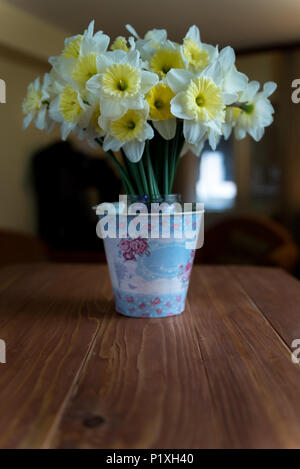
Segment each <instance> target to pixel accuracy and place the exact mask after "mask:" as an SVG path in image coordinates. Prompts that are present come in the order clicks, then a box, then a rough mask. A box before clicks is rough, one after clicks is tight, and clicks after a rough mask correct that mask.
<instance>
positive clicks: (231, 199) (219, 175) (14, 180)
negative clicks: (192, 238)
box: [0, 0, 300, 277]
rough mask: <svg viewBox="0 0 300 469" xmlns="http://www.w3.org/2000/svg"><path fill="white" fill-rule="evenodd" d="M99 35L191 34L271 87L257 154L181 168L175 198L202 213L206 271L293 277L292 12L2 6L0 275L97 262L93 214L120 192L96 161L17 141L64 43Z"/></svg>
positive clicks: (71, 148)
mask: <svg viewBox="0 0 300 469" xmlns="http://www.w3.org/2000/svg"><path fill="white" fill-rule="evenodd" d="M92 18H95V20H96V29H102V30H104V31H105V32H106V33H107V34H109V35H110V36H111V37H112V38H114V37H115V36H118V35H120V34H124V35H126V31H125V28H124V25H125V24H126V23H130V24H132V25H133V26H134V27H135V28H136V30H137V31H138V32H139V33H140V35H141V36H143V35H144V33H145V32H146V31H147V30H149V29H152V28H166V29H167V30H168V33H169V37H170V39H173V40H177V41H181V40H182V38H183V37H184V35H185V33H186V31H187V29H188V27H189V26H190V25H192V24H196V25H197V26H199V28H200V32H201V38H202V40H203V41H204V42H209V43H213V44H219V46H220V47H224V46H226V45H228V44H229V45H231V46H232V47H234V48H235V50H236V53H237V67H238V69H239V70H240V71H242V72H244V73H246V74H247V75H248V76H249V78H250V79H252V80H253V79H255V80H258V81H260V82H262V83H263V82H265V81H269V80H273V81H275V82H277V83H278V89H277V91H276V93H275V94H274V95H272V97H271V100H272V103H273V105H274V107H275V122H274V124H273V125H272V126H271V127H269V128H267V129H266V133H265V136H264V138H263V139H262V140H261V141H260V142H259V143H256V142H254V141H253V140H252V139H251V138H246V139H244V140H242V141H234V140H233V139H230V140H229V141H227V142H224V141H223V142H221V144H220V145H219V147H218V148H217V151H215V152H212V151H211V150H210V149H209V148H205V150H204V152H203V154H202V157H201V158H196V157H194V156H193V155H192V154H188V155H187V156H186V157H185V158H184V159H182V160H181V162H180V168H179V170H178V171H177V178H176V181H175V187H174V192H178V193H181V194H182V198H183V200H184V201H201V202H204V203H205V207H206V218H205V224H206V233H205V244H204V248H203V249H201V251H199V252H198V254H197V260H198V261H199V262H203V263H214V264H217V263H222V264H227V263H228V264H229V263H230V264H254V265H277V266H280V267H283V268H284V269H287V270H289V271H290V272H291V273H293V274H295V275H296V276H298V277H299V276H300V268H299V246H300V140H299V133H300V103H299V105H297V104H294V103H292V101H291V94H292V91H293V89H292V87H291V85H292V81H293V80H294V79H297V78H299V79H300V1H299V0H285V1H282V0H243V1H242V0H185V2H182V1H179V0H164V1H163V2H162V1H161V0H151V2H150V1H149V2H144V1H142V0H133V1H131V0H128V1H126V2H124V1H121V0H115V1H114V2H111V1H110V0H84V1H82V0H80V1H79V0H43V1H41V0H9V1H4V0H0V78H1V79H3V80H4V81H5V83H6V101H7V102H6V103H5V104H0V138H1V158H0V265H4V264H7V263H12V262H22V261H42V260H51V261H55V262H73V261H74V262H78V261H79V262H99V261H104V255H103V247H102V244H101V241H100V240H99V239H98V238H97V237H96V234H95V223H96V219H95V215H94V213H93V211H92V210H91V206H92V205H94V204H96V203H100V202H103V201H111V200H114V199H116V198H117V194H118V193H119V191H120V188H121V183H120V181H119V179H118V176H117V175H116V173H115V172H114V169H113V168H112V167H111V166H110V164H109V162H108V161H107V160H106V159H105V158H104V156H103V155H101V154H99V153H96V152H95V151H91V150H89V149H88V147H87V146H85V145H83V144H81V143H80V142H78V141H76V140H73V139H70V140H69V141H68V142H66V143H62V142H60V133H59V130H55V131H54V132H53V133H51V134H50V135H46V134H45V133H43V132H39V131H38V130H37V129H36V128H35V127H34V126H31V127H30V128H29V130H27V131H26V132H22V129H21V126H22V119H23V116H22V111H21V103H22V100H23V98H24V96H25V93H26V88H27V85H28V83H29V82H30V81H32V80H33V79H34V78H35V77H36V76H39V75H42V74H43V73H44V72H46V71H48V70H49V65H48V62H47V61H48V57H49V56H52V55H58V54H59V53H60V52H61V50H62V48H63V43H64V38H65V37H66V36H70V35H73V34H78V33H80V32H82V31H83V30H84V29H85V28H86V27H87V25H88V24H89V22H90V20H91V19H92Z"/></svg>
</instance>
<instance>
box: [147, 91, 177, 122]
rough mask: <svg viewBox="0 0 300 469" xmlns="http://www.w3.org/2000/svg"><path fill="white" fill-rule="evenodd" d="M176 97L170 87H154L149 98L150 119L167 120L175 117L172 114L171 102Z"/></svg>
mask: <svg viewBox="0 0 300 469" xmlns="http://www.w3.org/2000/svg"><path fill="white" fill-rule="evenodd" d="M174 96H175V95H174V93H173V91H172V90H171V88H170V87H169V86H168V85H164V84H163V83H159V84H158V85H156V86H154V87H153V88H152V89H151V90H150V92H149V94H148V96H147V101H148V104H149V110H150V119H156V120H167V119H171V118H172V117H174V116H173V115H172V114H171V106H170V101H171V99H172V98H174Z"/></svg>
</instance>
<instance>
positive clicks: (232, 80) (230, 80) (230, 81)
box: [223, 67, 248, 93]
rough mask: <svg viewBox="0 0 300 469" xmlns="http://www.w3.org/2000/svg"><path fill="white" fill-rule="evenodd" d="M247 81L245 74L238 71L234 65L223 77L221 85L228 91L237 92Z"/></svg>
mask: <svg viewBox="0 0 300 469" xmlns="http://www.w3.org/2000/svg"><path fill="white" fill-rule="evenodd" d="M247 83H248V77H247V75H245V74H244V73H241V72H238V71H237V69H236V68H235V67H232V68H231V69H230V70H229V71H228V72H227V73H226V75H225V77H224V84H223V87H224V89H225V90H226V91H227V92H228V93H238V92H240V91H243V90H244V89H245V88H246V86H247Z"/></svg>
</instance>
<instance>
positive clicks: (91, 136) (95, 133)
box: [75, 96, 105, 149]
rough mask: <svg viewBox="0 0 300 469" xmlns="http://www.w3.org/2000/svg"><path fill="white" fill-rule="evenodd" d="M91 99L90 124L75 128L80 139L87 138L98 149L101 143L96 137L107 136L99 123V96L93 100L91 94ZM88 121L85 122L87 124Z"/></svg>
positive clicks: (92, 146) (89, 143)
mask: <svg viewBox="0 0 300 469" xmlns="http://www.w3.org/2000/svg"><path fill="white" fill-rule="evenodd" d="M89 101H90V103H89V104H90V106H91V109H89V111H88V116H89V122H88V125H86V126H85V127H81V126H80V125H78V126H77V127H76V128H75V133H76V135H77V136H78V138H79V139H80V140H86V141H87V143H88V145H89V146H90V147H91V148H94V149H96V148H99V143H97V141H96V139H100V138H103V137H104V136H105V131H104V129H102V128H101V127H100V125H99V120H100V116H101V109H100V103H99V99H97V97H94V100H93V101H92V98H91V97H90V96H89ZM85 121H87V119H85ZM86 123H87V122H85V124H86Z"/></svg>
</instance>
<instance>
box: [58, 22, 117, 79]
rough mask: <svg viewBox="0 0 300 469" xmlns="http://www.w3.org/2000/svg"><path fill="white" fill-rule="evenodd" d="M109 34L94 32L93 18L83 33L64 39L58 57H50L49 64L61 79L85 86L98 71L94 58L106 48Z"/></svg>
mask: <svg viewBox="0 0 300 469" xmlns="http://www.w3.org/2000/svg"><path fill="white" fill-rule="evenodd" d="M108 44H109V36H107V35H106V34H103V32H102V31H98V32H97V33H96V34H94V20H93V21H91V23H90V24H89V26H88V29H87V30H86V31H85V32H84V33H83V35H78V36H73V37H71V38H68V39H66V41H65V48H64V50H63V52H62V54H61V55H60V56H59V57H51V58H50V59H49V62H50V64H51V65H52V66H53V68H54V70H55V71H56V72H57V73H58V75H60V76H61V78H62V79H64V80H67V81H69V83H70V84H71V85H73V86H75V87H78V86H80V87H82V88H85V85H86V82H87V81H88V80H89V79H90V78H91V77H92V76H93V75H95V74H96V73H98V70H97V65H96V58H97V57H98V55H99V54H102V53H103V52H105V51H106V50H107V47H108Z"/></svg>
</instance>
